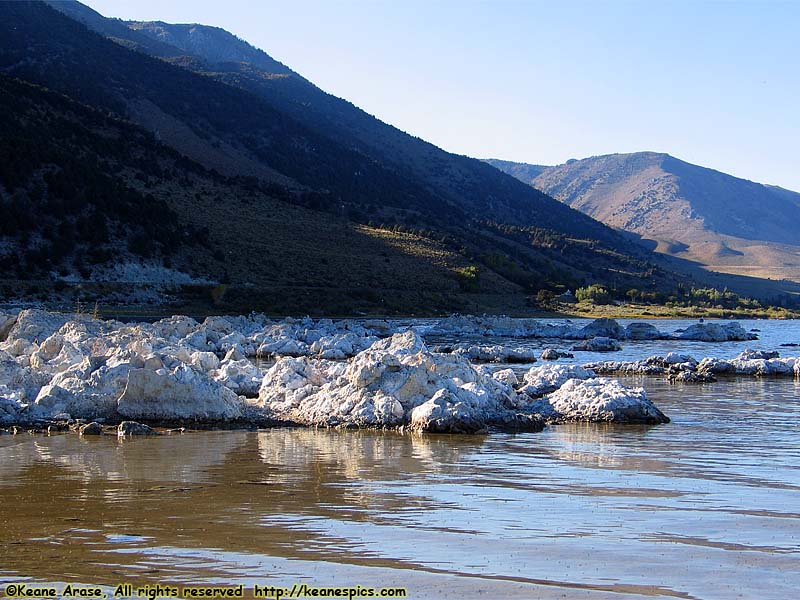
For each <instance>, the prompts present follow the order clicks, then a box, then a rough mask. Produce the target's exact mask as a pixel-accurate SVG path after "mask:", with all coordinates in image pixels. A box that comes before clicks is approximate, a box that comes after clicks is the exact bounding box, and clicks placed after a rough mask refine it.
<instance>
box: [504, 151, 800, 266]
mask: <svg viewBox="0 0 800 600" xmlns="http://www.w3.org/2000/svg"><path fill="white" fill-rule="evenodd" d="M497 166H498V167H499V168H504V169H508V170H509V172H513V173H515V174H518V175H521V179H523V180H525V181H527V183H529V184H530V185H532V186H535V187H537V188H539V189H542V190H544V191H545V192H547V193H548V194H552V195H553V196H554V197H556V198H558V199H559V200H562V201H563V202H565V203H567V204H569V205H570V206H572V207H573V208H577V209H579V210H581V211H583V212H585V213H586V214H588V215H591V216H592V217H594V218H596V219H599V220H601V221H603V222H604V223H607V224H608V225H611V226H613V227H618V228H620V229H624V230H626V231H630V232H633V233H636V234H638V235H640V236H642V237H643V238H644V239H648V240H653V241H654V242H655V243H656V244H657V245H658V246H657V247H658V249H659V250H660V251H662V252H664V253H667V254H671V255H674V256H678V257H681V258H687V259H690V260H694V261H696V262H699V263H701V264H703V265H706V266H708V267H709V268H711V269H713V270H718V271H721V272H728V273H739V274H745V275H754V276H762V277H773V278H788V279H794V280H800V231H798V229H797V227H796V223H798V222H800V203H799V202H798V199H800V194H796V193H794V192H790V191H788V190H782V189H781V188H775V187H771V186H765V185H762V184H759V183H754V182H752V181H747V180H744V179H739V178H737V177H733V176H731V175H727V174H725V173H721V172H719V171H715V170H712V169H707V168H704V167H699V166H696V165H692V164H689V163H687V162H684V161H681V160H678V159H676V158H674V157H672V156H669V155H667V154H659V153H655V152H639V153H634V154H611V155H607V156H595V157H592V158H587V159H583V160H578V161H570V162H568V163H567V164H564V165H559V166H556V167H548V168H546V169H544V170H543V171H541V172H540V173H539V174H538V175H537V174H536V170H537V169H538V167H536V168H535V169H534V170H533V171H531V172H530V174H533V175H534V177H532V178H530V179H528V177H527V175H528V173H524V169H523V170H520V169H519V168H517V169H510V168H509V167H508V166H507V165H502V164H497Z"/></svg>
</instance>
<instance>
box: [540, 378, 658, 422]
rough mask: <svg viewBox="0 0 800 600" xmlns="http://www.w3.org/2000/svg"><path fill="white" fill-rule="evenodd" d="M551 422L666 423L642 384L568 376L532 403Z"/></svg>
mask: <svg viewBox="0 0 800 600" xmlns="http://www.w3.org/2000/svg"><path fill="white" fill-rule="evenodd" d="M534 410H535V411H536V412H539V413H540V414H541V415H542V417H543V418H545V419H546V420H548V421H550V422H566V421H589V422H613V423H647V424H656V423H668V422H669V418H667V417H666V416H665V415H664V414H663V413H662V412H661V411H660V410H659V409H658V408H657V407H656V406H655V405H654V404H653V403H652V402H651V401H650V400H648V398H647V394H646V393H645V391H644V389H642V388H627V387H625V386H624V385H622V384H621V383H620V382H619V381H616V380H614V379H607V378H605V377H597V378H594V379H586V380H578V379H570V380H569V381H567V382H566V383H564V385H562V386H561V387H560V388H559V389H558V390H556V391H555V392H553V393H552V394H550V395H548V396H546V397H545V398H542V399H541V400H539V401H537V402H536V403H535V404H534Z"/></svg>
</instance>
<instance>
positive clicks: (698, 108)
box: [85, 0, 800, 190]
mask: <svg viewBox="0 0 800 600" xmlns="http://www.w3.org/2000/svg"><path fill="white" fill-rule="evenodd" d="M85 3H86V4H87V5H89V6H91V7H92V8H94V9H95V10H97V11H99V12H100V13H102V14H103V15H105V16H108V17H119V18H123V19H137V20H162V21H167V22H196V23H202V24H206V25H215V26H218V27H222V28H224V29H226V30H228V31H230V32H231V33H234V34H236V35H238V36H239V37H241V38H243V39H245V40H247V41H248V42H250V43H251V44H253V45H254V46H256V47H258V48H261V49H262V50H264V51H265V52H266V53H267V54H269V55H270V56H272V57H273V58H275V59H276V60H279V61H281V62H283V63H284V64H286V65H287V66H289V67H290V68H292V69H293V70H295V71H297V72H298V73H300V74H301V75H303V76H304V77H306V78H307V79H309V80H310V81H312V82H313V83H315V84H316V85H318V86H319V87H321V88H322V89H324V90H325V91H327V92H330V93H332V94H335V95H337V96H340V97H343V98H345V99H347V100H349V101H351V102H353V103H354V104H356V105H357V106H359V107H361V108H362V109H364V110H365V111H367V112H369V113H371V114H373V115H375V116H377V117H378V118H380V119H381V120H383V121H385V122H387V123H390V124H392V125H395V126H396V127H398V128H400V129H402V130H404V131H407V132H408V133H411V134H413V135H416V136H418V137H421V138H423V139H425V140H427V141H430V142H432V143H434V144H436V145H438V146H440V147H442V148H444V149H445V150H448V151H450V152H455V153H458V154H466V155H469V156H474V157H478V158H498V159H503V160H510V161H515V162H527V163H532V164H545V165H554V164H561V163H563V162H565V161H566V160H568V159H570V158H578V159H580V158H585V157H588V156H596V155H602V154H613V153H629V152H640V151H654V152H664V153H668V154H671V155H672V156H675V157H677V158H680V159H682V160H685V161H688V162H691V163H695V164H698V165H701V166H704V167H709V168H713V169H717V170H719V171H723V172H726V173H729V174H731V175H734V176H736V177H741V178H744V179H750V180H753V181H758V182H761V183H766V184H771V185H778V186H781V187H784V188H788V189H792V190H800V172H798V170H797V168H796V162H797V161H796V152H795V151H794V147H793V142H794V140H795V139H797V138H798V136H800V114H799V113H798V111H797V110H796V106H795V104H794V98H797V97H800V74H799V73H798V70H797V69H796V68H794V66H793V63H794V60H796V57H797V55H798V52H797V51H798V49H800V42H798V41H797V38H796V36H795V35H794V32H796V31H797V29H798V26H800V4H795V3H791V2H706V3H700V2H669V3H666V2H665V3H661V4H658V5H655V4H652V3H635V2H622V1H617V2H609V3H606V4H602V5H601V4H598V3H589V2H577V1H575V2H566V3H558V5H556V4H554V3H544V2H529V3H524V2H510V1H499V2H491V3H488V2H466V3H459V2H452V1H446V2H435V3H430V4H428V3H421V2H408V3H403V4H392V3H385V2H355V1H349V2H337V3H331V2H296V3H291V5H290V6H287V5H283V4H281V5H279V4H278V3H275V2H258V3H253V2H246V1H243V0H231V1H229V2H226V3H225V4H224V5H220V4H218V3H212V2H189V1H187V0H176V1H174V2H169V3H161V2H155V1H154V0H137V2H129V1H125V0H88V1H87V2H85ZM275 15H279V18H275Z"/></svg>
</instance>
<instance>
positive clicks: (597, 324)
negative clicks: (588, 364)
mask: <svg viewBox="0 0 800 600" xmlns="http://www.w3.org/2000/svg"><path fill="white" fill-rule="evenodd" d="M580 333H581V337H582V338H585V339H589V338H611V339H615V340H623V339H625V338H626V337H627V335H626V332H625V329H624V328H623V327H622V325H620V324H619V323H617V322H616V321H615V320H614V319H607V318H600V319H595V320H594V321H592V322H591V323H589V324H588V325H586V327H584V328H583V329H581V330H580Z"/></svg>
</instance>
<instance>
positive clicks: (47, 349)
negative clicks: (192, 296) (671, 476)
mask: <svg viewBox="0 0 800 600" xmlns="http://www.w3.org/2000/svg"><path fill="white" fill-rule="evenodd" d="M0 314H2V318H0V328H2V329H3V331H4V336H3V338H4V339H2V341H0V422H3V423H14V422H24V421H32V420H37V419H40V420H46V419H50V420H52V419H69V418H81V419H87V420H98V421H100V420H103V419H105V420H107V421H108V420H111V421H116V422H119V421H122V420H133V419H139V420H150V421H161V422H163V421H171V420H202V421H215V422H216V421H227V420H232V419H249V420H257V421H262V420H263V421H264V422H266V421H267V420H269V421H280V422H287V423H300V424H304V425H310V426H326V427H332V426H335V427H340V426H341V427H393V428H394V427H396V428H404V429H409V430H412V431H434V432H462V433H465V432H478V431H484V430H486V429H490V428H500V429H504V430H538V429H540V428H541V427H542V423H543V421H544V420H545V419H547V420H550V421H554V420H555V421H557V420H574V419H582V418H583V417H582V416H581V415H583V414H584V413H585V414H587V415H589V414H592V415H593V414H594V413H593V412H592V410H593V409H591V410H590V409H589V408H588V407H586V406H583V405H584V404H585V402H584V401H583V400H576V402H577V404H576V405H575V406H578V407H581V406H583V408H581V409H580V410H579V409H577V408H575V407H572V406H571V405H570V406H567V405H566V404H564V403H557V406H556V404H554V405H553V406H555V407H556V408H551V409H547V410H544V408H543V404H542V401H543V398H542V396H543V395H544V394H548V393H551V392H556V391H558V390H560V389H561V388H563V387H564V386H565V385H567V383H569V382H570V381H575V380H588V379H589V378H592V377H593V376H594V374H593V373H591V372H589V371H587V370H585V369H582V368H581V367H575V366H570V367H568V366H561V365H546V366H544V367H534V368H532V369H531V370H529V371H528V372H527V373H526V374H525V376H524V377H523V380H522V381H520V380H519V379H518V378H517V376H516V375H515V373H514V372H513V371H512V370H510V369H505V370H501V371H497V372H494V373H493V372H492V371H491V369H489V368H488V367H486V366H482V367H479V366H475V365H473V364H472V363H471V362H470V360H469V358H473V355H475V356H477V357H478V358H479V359H482V358H487V359H489V360H504V361H507V360H509V359H510V357H511V354H509V352H511V353H514V352H518V354H517V356H518V357H520V358H521V357H522V353H525V354H524V359H525V360H526V361H527V360H530V361H531V362H532V361H533V360H534V357H533V356H532V354H531V353H528V351H525V350H518V351H517V350H511V351H508V350H504V349H503V348H502V347H500V346H498V347H481V346H478V347H476V348H477V349H475V350H473V349H472V348H471V347H466V348H465V349H463V350H462V351H457V352H453V353H451V354H440V353H436V352H432V351H430V350H429V349H428V348H427V347H426V345H425V343H424V341H423V340H422V338H421V337H420V335H419V334H417V333H416V332H414V331H413V330H408V331H405V332H403V333H397V334H395V335H393V336H391V337H387V338H384V339H378V337H377V336H378V335H386V334H387V333H389V332H391V326H390V325H388V324H387V323H386V322H382V321H375V322H363V323H358V322H355V321H342V322H337V323H334V322H332V321H328V320H322V321H313V320H311V319H286V320H284V321H280V322H273V321H269V320H268V319H266V318H265V317H262V316H249V317H209V318H208V319H205V321H203V322H202V323H199V322H198V321H195V320H194V319H191V318H189V317H182V316H176V317H170V318H167V319H162V320H160V321H157V322H155V323H135V324H125V323H120V322H116V321H103V320H98V319H93V318H91V317H89V316H86V315H71V316H69V315H62V314H56V313H48V312H45V311H41V310H24V311H22V312H20V313H19V314H18V315H15V316H11V317H9V316H8V315H6V314H3V313H0ZM607 325H608V324H605V325H603V326H604V327H606V326H607ZM597 331H599V329H598V330H597ZM267 353H269V354H273V355H279V357H278V359H277V362H275V364H274V365H273V366H272V367H270V368H269V369H267V370H265V371H262V370H261V368H259V367H258V366H257V364H256V363H254V362H251V361H250V360H248V358H247V357H248V356H252V355H254V354H267ZM292 355H295V356H292ZM344 359H347V360H346V361H345V360H344ZM752 360H769V359H756V358H754V359H752ZM265 369H266V367H265ZM570 385H573V386H574V385H575V384H570ZM603 386H611V387H609V388H608V394H606V396H607V398H608V399H609V400H608V402H607V403H606V404H607V406H606V408H604V409H603V410H605V411H606V412H605V413H603V414H604V415H606V416H605V417H603V418H604V419H605V418H609V419H611V420H613V419H614V418H615V417H614V416H613V415H615V414H616V413H615V412H614V411H615V410H616V409H617V408H620V410H622V409H623V408H625V407H626V406H628V404H631V403H633V404H635V403H636V402H637V401H638V400H637V399H640V394H639V393H638V392H635V391H634V392H631V394H629V395H626V392H625V391H624V390H625V388H622V387H621V386H618V384H617V383H616V382H611V381H610V380H604V383H603V384H602V385H601V386H600V387H601V388H602V387H603ZM595 387H597V386H595ZM592 389H593V390H594V389H595V388H592ZM598 389H599V388H598ZM576 390H577V391H576V392H575V394H576V397H577V398H583V397H585V398H586V399H587V400H586V402H589V400H588V399H589V398H590V396H591V395H586V394H585V393H584V390H583V388H580V387H579V388H576ZM620 390H622V391H620ZM595 391H596V390H595ZM606 396H604V398H605V397H606ZM623 396H624V397H625V398H626V400H625V402H627V403H628V404H625V403H621V404H615V402H617V400H618V399H619V398H621V397H623ZM592 398H594V397H593V396H592ZM620 402H621V400H620ZM591 403H592V405H594V404H596V400H594V399H593V400H591ZM604 406H605V405H604ZM648 410H649V409H648ZM581 411H584V412H581ZM619 414H620V415H622V416H621V418H623V419H625V420H631V419H633V418H634V417H632V416H631V415H632V414H633V413H632V412H631V411H630V410H628V408H625V411H623V412H620V413H619ZM608 415H611V416H608ZM641 415H642V416H641V418H642V422H651V418H650V416H648V415H650V413H649V412H648V411H647V410H644V409H643V411H642V413H641ZM591 418H592V419H594V416H592V417H591Z"/></svg>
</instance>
